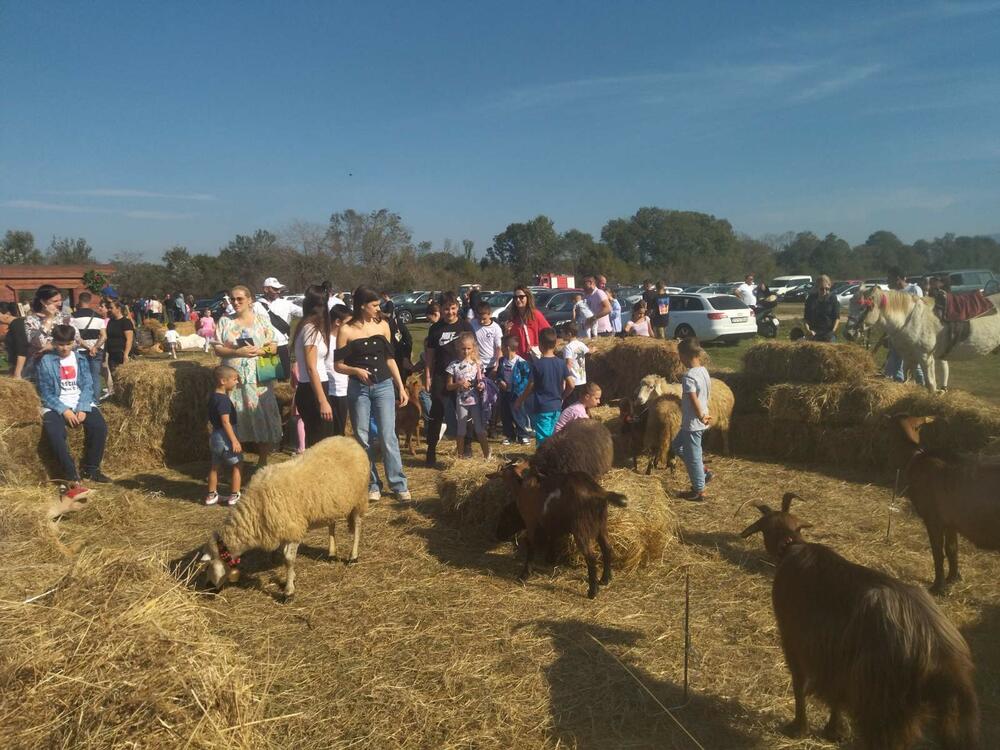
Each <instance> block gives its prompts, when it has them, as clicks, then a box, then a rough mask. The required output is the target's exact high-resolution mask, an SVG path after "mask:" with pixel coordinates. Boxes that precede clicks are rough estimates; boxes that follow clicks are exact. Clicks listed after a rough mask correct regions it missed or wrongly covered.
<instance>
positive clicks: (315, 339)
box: [295, 323, 330, 383]
mask: <svg viewBox="0 0 1000 750" xmlns="http://www.w3.org/2000/svg"><path fill="white" fill-rule="evenodd" d="M307 346H315V347H316V370H317V372H318V374H319V382H321V383H325V382H326V381H327V379H328V376H327V374H326V358H327V355H328V354H329V353H330V344H329V342H328V341H327V340H326V339H325V338H324V337H323V332H322V331H320V330H319V329H318V328H317V327H316V326H314V325H313V324H312V323H303V324H302V333H300V334H299V335H298V338H296V339H295V361H296V362H297V363H298V365H299V382H300V383H308V382H309V368H308V367H306V347H307Z"/></svg>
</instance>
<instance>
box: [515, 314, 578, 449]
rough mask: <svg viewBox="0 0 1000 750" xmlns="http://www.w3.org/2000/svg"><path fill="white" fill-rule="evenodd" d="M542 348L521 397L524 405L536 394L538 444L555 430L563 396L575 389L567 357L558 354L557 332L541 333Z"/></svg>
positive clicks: (519, 404)
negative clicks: (561, 357)
mask: <svg viewBox="0 0 1000 750" xmlns="http://www.w3.org/2000/svg"><path fill="white" fill-rule="evenodd" d="M538 348H539V349H541V352H542V356H541V357H540V358H538V359H536V360H535V361H534V362H532V363H531V382H530V383H528V387H527V388H525V390H524V393H522V394H521V397H520V398H519V399H518V400H517V405H518V407H522V406H523V405H524V401H525V399H527V398H528V396H534V399H535V402H534V405H535V416H534V419H533V420H532V421H533V422H534V423H535V445H536V447H537V446H539V445H541V444H542V443H544V442H545V441H546V440H548V439H549V438H550V437H552V432H553V431H554V430H555V427H556V422H557V421H558V420H559V415H560V413H561V412H562V402H563V399H564V398H565V397H566V396H568V395H569V394H570V391H572V390H573V375H572V374H571V373H570V371H569V367H568V366H567V365H566V360H565V359H559V358H558V357H556V332H555V330H554V329H552V328H546V329H544V330H543V331H542V332H541V333H540V334H538Z"/></svg>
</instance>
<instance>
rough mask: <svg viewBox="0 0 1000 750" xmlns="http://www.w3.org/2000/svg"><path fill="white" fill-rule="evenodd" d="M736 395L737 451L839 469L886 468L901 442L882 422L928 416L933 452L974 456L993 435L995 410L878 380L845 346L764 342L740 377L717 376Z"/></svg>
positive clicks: (861, 353)
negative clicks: (931, 418) (906, 416)
mask: <svg viewBox="0 0 1000 750" xmlns="http://www.w3.org/2000/svg"><path fill="white" fill-rule="evenodd" d="M718 377H720V378H721V379H723V380H725V381H726V382H727V383H729V384H730V387H732V388H733V391H734V393H735V394H736V415H735V416H734V424H735V429H734V430H733V444H734V448H735V450H736V451H737V453H740V454H745V455H756V456H766V457H769V458H776V459H780V460H790V461H803V462H810V463H821V464H830V465H834V466H838V467H843V468H864V469H883V470H885V469H892V468H894V467H896V466H897V465H898V464H899V463H900V460H901V454H900V453H899V449H900V447H901V446H900V444H899V443H898V441H896V440H895V435H896V433H895V432H894V428H893V427H892V425H891V424H890V422H889V419H888V417H890V416H892V415H895V414H903V413H905V414H913V415H921V416H923V415H928V416H935V417H937V420H936V421H935V422H934V424H932V425H930V426H929V427H928V428H927V429H926V431H925V432H924V434H923V438H924V442H925V444H926V445H927V446H928V447H931V448H932V449H942V450H960V451H979V450H982V449H983V448H984V446H986V445H987V443H989V442H990V440H991V439H992V438H995V437H997V436H1000V410H998V409H995V408H993V407H988V406H986V405H985V404H983V403H982V402H980V401H978V400H977V399H975V398H974V397H972V396H970V395H968V394H963V393H961V392H957V391H952V392H949V393H947V394H943V395H932V394H930V393H928V392H927V391H926V390H925V389H924V388H921V387H918V386H916V385H912V384H903V383H895V382H893V381H890V380H886V379H884V378H881V377H877V376H876V369H875V363H874V360H873V359H872V357H871V355H870V354H869V353H868V352H867V351H866V350H864V349H861V348H860V347H857V346H851V345H847V344H815V343H811V342H798V343H783V342H765V343H762V344H757V345H755V346H753V347H751V348H750V349H749V350H748V351H747V353H746V354H745V355H744V372H743V373H728V374H722V373H720V374H718Z"/></svg>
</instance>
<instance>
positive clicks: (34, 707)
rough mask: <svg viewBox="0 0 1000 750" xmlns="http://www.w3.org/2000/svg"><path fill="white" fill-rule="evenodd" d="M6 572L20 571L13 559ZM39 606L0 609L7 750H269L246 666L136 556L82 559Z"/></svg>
mask: <svg viewBox="0 0 1000 750" xmlns="http://www.w3.org/2000/svg"><path fill="white" fill-rule="evenodd" d="M4 562H5V563H7V564H8V565H11V564H14V563H16V562H18V561H16V560H13V559H9V558H8V559H5V560H4ZM66 568H67V566H66V565H64V566H63V575H62V577H61V578H59V579H56V580H52V579H48V580H44V579H42V578H41V577H40V576H39V578H38V580H33V581H32V585H33V590H32V592H31V593H32V594H41V593H43V592H44V591H46V588H44V587H46V586H51V587H55V588H54V591H53V592H52V593H51V594H49V595H47V596H45V597H44V600H43V602H42V605H43V606H42V607H39V606H38V605H34V606H32V605H28V604H20V603H18V601H11V600H9V599H8V600H6V601H4V602H3V603H0V654H2V657H0V684H3V686H4V709H5V710H4V711H3V712H2V716H0V736H3V738H4V744H5V746H7V747H126V746H129V747H138V746H142V747H177V746H180V745H184V744H185V743H187V744H189V745H190V746H191V747H263V746H265V745H266V744H267V742H266V737H265V736H264V735H262V734H261V732H262V731H263V730H262V728H261V725H260V723H259V721H257V720H258V719H262V718H264V707H265V706H266V703H262V702H261V701H260V699H259V697H257V696H254V695H253V693H252V685H253V683H254V681H255V676H254V675H253V673H252V671H251V668H252V665H251V664H250V663H249V660H248V659H247V658H246V657H244V656H243V655H242V654H241V653H240V651H239V649H238V648H237V647H236V645H235V644H234V643H233V642H232V641H230V640H228V639H225V638H222V637H221V636H218V635H216V631H217V629H218V627H217V625H215V624H213V623H212V621H211V619H210V618H211V616H212V615H211V613H210V612H209V611H208V610H207V609H206V608H204V607H203V606H201V604H200V603H199V601H198V599H197V594H196V593H194V592H192V591H189V590H188V589H187V588H186V587H185V586H184V585H183V583H182V582H179V581H177V580H176V579H174V578H173V577H172V576H171V575H170V574H169V573H168V572H167V571H166V569H165V568H164V565H163V564H162V563H161V562H160V561H157V560H153V559H149V558H143V557H137V555H136V554H135V550H131V549H128V550H121V551H115V552H108V551H99V550H98V551H93V552H84V553H83V554H82V555H81V556H80V557H79V558H78V559H77V560H76V561H75V562H74V563H73V564H72V567H69V569H68V570H67V569H66Z"/></svg>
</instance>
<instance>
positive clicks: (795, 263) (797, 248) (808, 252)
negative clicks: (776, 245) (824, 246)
mask: <svg viewBox="0 0 1000 750" xmlns="http://www.w3.org/2000/svg"><path fill="white" fill-rule="evenodd" d="M819 243H820V238H819V237H817V236H816V235H815V234H813V233H812V232H799V233H798V234H796V235H795V239H793V240H792V241H791V242H790V243H788V246H787V247H786V248H785V249H784V250H782V251H781V252H779V253H778V257H777V261H778V265H779V266H780V267H781V270H782V271H784V272H785V273H790V274H800V273H801V274H806V273H812V271H813V270H814V269H813V267H812V265H811V263H812V254H813V251H814V250H815V249H816V248H817V247H818V246H819Z"/></svg>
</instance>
